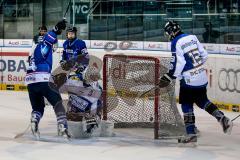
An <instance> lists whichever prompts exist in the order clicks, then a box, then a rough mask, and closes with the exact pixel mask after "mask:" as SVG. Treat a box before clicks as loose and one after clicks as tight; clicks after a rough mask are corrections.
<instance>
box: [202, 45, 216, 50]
mask: <svg viewBox="0 0 240 160" xmlns="http://www.w3.org/2000/svg"><path fill="white" fill-rule="evenodd" d="M204 48H205V49H206V50H207V51H216V50H215V48H214V46H213V45H206V46H205V47H204Z"/></svg>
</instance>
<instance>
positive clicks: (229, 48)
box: [226, 46, 240, 52]
mask: <svg viewBox="0 0 240 160" xmlns="http://www.w3.org/2000/svg"><path fill="white" fill-rule="evenodd" d="M226 51H228V52H240V47H229V46H227V48H226Z"/></svg>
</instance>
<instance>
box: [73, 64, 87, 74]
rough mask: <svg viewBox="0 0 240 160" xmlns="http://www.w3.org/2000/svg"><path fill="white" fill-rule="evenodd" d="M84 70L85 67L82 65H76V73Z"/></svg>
mask: <svg viewBox="0 0 240 160" xmlns="http://www.w3.org/2000/svg"><path fill="white" fill-rule="evenodd" d="M84 70H85V67H84V66H83V65H78V66H77V70H76V71H75V72H76V74H80V73H82V72H83V71H84Z"/></svg>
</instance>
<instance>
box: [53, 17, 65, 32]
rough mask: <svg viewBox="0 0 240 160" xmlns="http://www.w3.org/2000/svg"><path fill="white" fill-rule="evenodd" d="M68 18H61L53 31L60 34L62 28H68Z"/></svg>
mask: <svg viewBox="0 0 240 160" xmlns="http://www.w3.org/2000/svg"><path fill="white" fill-rule="evenodd" d="M66 23H67V21H66V20H61V21H59V22H58V23H57V24H56V26H55V27H54V28H53V31H54V32H55V33H56V34H57V35H60V34H61V33H62V30H65V29H66Z"/></svg>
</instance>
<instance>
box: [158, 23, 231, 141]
mask: <svg viewBox="0 0 240 160" xmlns="http://www.w3.org/2000/svg"><path fill="white" fill-rule="evenodd" d="M164 31H165V34H166V35H167V36H168V38H169V40H170V41H171V52H172V58H171V63H170V70H169V72H168V73H167V74H165V75H164V76H163V77H161V79H160V83H159V85H160V87H165V86H167V85H168V84H169V83H171V81H172V80H173V79H179V80H180V93H179V103H180V104H181V107H182V111H183V116H184V123H185V127H186V132H187V136H186V137H184V138H182V139H180V140H179V142H180V143H189V142H197V136H196V127H195V116H194V111H193V104H194V103H195V104H196V105H197V106H198V107H200V108H201V109H204V110H205V111H207V112H208V113H209V114H210V115H212V116H214V117H215V118H216V119H217V121H218V122H220V124H221V125H222V128H223V131H224V133H230V132H231V129H232V125H233V124H232V121H231V120H230V119H229V118H227V117H226V116H225V115H224V114H223V112H221V111H220V110H219V109H218V108H217V106H215V105H214V104H213V103H212V102H211V101H210V100H209V99H208V97H207V84H208V77H207V73H206V70H205V68H204V66H203V64H204V63H205V62H206V61H207V57H208V53H207V52H206V50H205V49H204V48H203V46H202V45H201V43H200V42H199V41H198V39H197V37H196V36H195V35H188V34H184V33H183V32H182V31H181V28H180V26H179V24H178V23H176V22H175V21H169V22H167V23H166V25H165V27H164Z"/></svg>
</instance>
